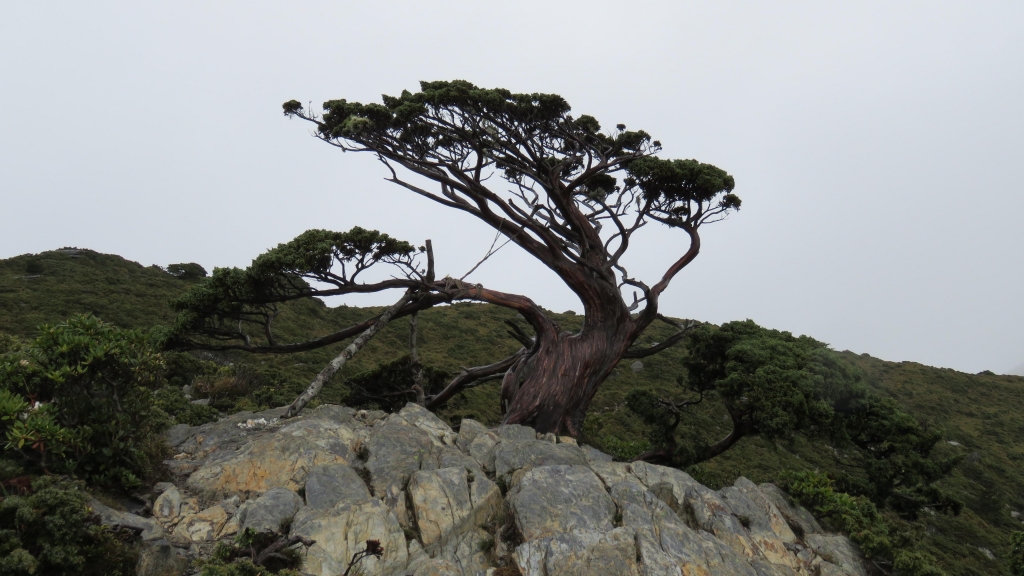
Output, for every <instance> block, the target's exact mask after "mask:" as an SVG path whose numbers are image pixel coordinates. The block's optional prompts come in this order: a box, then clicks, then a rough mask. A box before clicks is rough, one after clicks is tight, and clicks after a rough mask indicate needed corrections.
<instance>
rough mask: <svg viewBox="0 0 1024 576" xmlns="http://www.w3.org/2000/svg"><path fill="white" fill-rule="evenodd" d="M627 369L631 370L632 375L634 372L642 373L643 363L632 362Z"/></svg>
mask: <svg viewBox="0 0 1024 576" xmlns="http://www.w3.org/2000/svg"><path fill="white" fill-rule="evenodd" d="M629 369H630V370H632V371H633V372H634V373H635V372H643V370H644V363H643V362H641V361H639V360H637V361H636V362H633V363H632V364H630V365H629Z"/></svg>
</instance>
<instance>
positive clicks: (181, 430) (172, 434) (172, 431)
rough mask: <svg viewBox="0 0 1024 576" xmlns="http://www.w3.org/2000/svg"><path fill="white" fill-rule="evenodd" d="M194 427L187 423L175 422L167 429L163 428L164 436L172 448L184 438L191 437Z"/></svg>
mask: <svg viewBox="0 0 1024 576" xmlns="http://www.w3.org/2000/svg"><path fill="white" fill-rule="evenodd" d="M193 433H194V429H193V428H192V426H189V425H188V424H175V425H174V426H171V427H170V428H168V429H167V430H164V438H165V439H166V440H167V443H168V444H170V446H171V447H172V448H176V447H178V446H179V445H180V444H182V443H183V442H184V441H185V440H188V439H189V438H190V437H192V434H193Z"/></svg>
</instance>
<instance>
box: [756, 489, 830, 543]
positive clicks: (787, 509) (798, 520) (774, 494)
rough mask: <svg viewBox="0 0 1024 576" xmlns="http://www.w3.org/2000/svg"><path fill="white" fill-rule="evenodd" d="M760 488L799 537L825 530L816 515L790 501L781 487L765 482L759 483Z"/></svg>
mask: <svg viewBox="0 0 1024 576" xmlns="http://www.w3.org/2000/svg"><path fill="white" fill-rule="evenodd" d="M757 488H758V490H760V492H761V494H762V495H764V497H765V499H766V500H768V501H769V502H771V503H772V505H774V506H775V508H776V509H777V510H778V511H779V513H780V514H782V517H783V518H785V519H786V522H787V523H788V524H789V526H790V528H791V529H792V530H793V532H794V534H795V535H796V536H797V537H803V536H804V535H805V534H816V533H819V532H823V530H822V529H821V525H820V524H818V521H817V520H815V519H814V516H813V515H812V514H811V513H810V512H808V511H807V509H806V508H804V507H803V506H794V505H791V504H790V503H789V498H787V497H786V493H785V492H783V491H782V489H781V488H779V487H778V486H776V485H774V484H769V483H767V482H766V483H764V484H760V485H758V487H757Z"/></svg>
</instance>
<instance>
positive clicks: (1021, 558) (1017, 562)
mask: <svg viewBox="0 0 1024 576" xmlns="http://www.w3.org/2000/svg"><path fill="white" fill-rule="evenodd" d="M1007 564H1008V565H1009V568H1010V574H1011V576H1024V532H1019V531H1014V532H1013V533H1012V534H1011V535H1010V556H1009V558H1007Z"/></svg>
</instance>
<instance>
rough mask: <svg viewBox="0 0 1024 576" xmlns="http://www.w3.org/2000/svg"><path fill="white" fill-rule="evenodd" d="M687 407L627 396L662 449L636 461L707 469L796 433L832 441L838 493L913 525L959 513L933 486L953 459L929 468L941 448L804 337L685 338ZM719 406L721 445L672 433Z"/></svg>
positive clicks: (761, 332)
mask: <svg viewBox="0 0 1024 576" xmlns="http://www.w3.org/2000/svg"><path fill="white" fill-rule="evenodd" d="M686 348H687V354H688V355H687V357H686V358H685V360H684V361H683V364H684V366H685V368H686V376H687V377H686V378H680V379H679V380H678V381H679V383H680V386H681V387H682V388H684V389H685V390H686V391H687V398H686V399H684V400H675V399H672V398H664V397H659V396H657V395H655V394H653V393H652V392H650V391H647V390H634V391H633V392H631V393H630V394H629V395H628V396H627V399H626V405H627V407H628V408H629V409H630V410H632V411H633V412H635V413H637V414H638V415H639V416H641V417H642V418H643V419H644V421H645V422H647V423H648V424H649V427H650V431H649V434H650V436H651V437H652V439H653V440H654V441H655V442H658V443H660V444H661V446H660V447H659V448H657V449H655V450H651V451H650V452H648V453H645V454H642V455H641V456H640V457H639V458H640V459H643V460H648V461H655V462H662V463H666V464H670V465H674V466H680V467H682V466H688V465H692V464H697V463H700V462H704V461H706V460H710V459H711V458H714V457H715V456H718V455H719V454H722V453H723V452H725V451H726V450H728V449H730V448H731V447H732V446H734V445H735V444H736V443H737V442H738V441H739V440H741V439H742V438H744V437H747V436H753V435H760V436H762V437H766V438H784V437H789V436H792V435H794V434H797V433H802V434H807V435H813V436H815V437H818V438H824V439H827V440H829V441H830V442H831V443H832V445H833V446H834V447H836V448H837V449H838V450H836V451H835V452H834V454H835V460H836V469H837V470H838V472H837V474H836V478H835V479H834V481H835V484H836V487H837V488H839V489H840V490H842V491H843V492H848V493H850V494H856V495H860V496H864V497H867V498H869V499H870V500H871V501H872V502H874V503H875V504H877V505H878V506H879V507H883V508H886V509H890V510H893V511H895V512H897V513H899V514H900V515H902V516H904V517H909V518H913V517H915V516H916V515H917V513H918V512H919V511H920V510H921V509H922V508H925V507H928V508H930V509H933V510H937V511H943V512H945V511H948V512H953V513H959V511H960V509H961V508H962V506H963V505H962V503H960V502H959V501H958V500H956V499H955V498H953V497H952V496H951V495H950V494H949V493H947V492H945V491H944V490H942V489H940V488H939V487H938V486H936V484H935V483H936V482H937V481H939V480H941V479H942V478H944V477H946V476H948V475H949V474H950V472H952V470H953V468H954V467H955V466H956V465H957V464H958V463H959V462H960V460H961V458H960V457H950V458H933V457H932V450H933V448H934V447H935V445H936V443H937V442H938V441H939V439H940V438H941V434H939V433H938V431H936V430H934V429H933V428H930V427H929V426H927V425H924V424H922V423H921V422H919V421H918V420H917V419H916V418H914V417H913V415H911V414H909V413H907V412H906V411H905V410H903V409H902V408H901V407H900V406H899V404H898V403H897V402H896V401H895V400H893V399H892V398H888V397H883V396H881V395H879V394H877V393H874V392H871V391H870V390H869V389H868V388H867V387H866V386H865V385H864V384H863V382H862V379H863V377H862V375H861V373H860V372H859V371H858V370H856V369H855V368H854V367H853V366H851V365H850V364H849V363H847V362H845V361H844V360H842V359H841V358H840V357H839V356H838V355H837V354H835V353H833V352H832V351H831V350H829V349H828V346H826V345H825V344H823V343H821V342H818V341H816V340H814V339H812V338H809V337H807V336H800V337H796V336H793V335H792V334H790V333H789V332H780V331H778V330H769V329H767V328H762V327H761V326H758V325H757V324H755V323H754V322H753V321H751V320H745V321H742V322H729V323H727V324H723V325H722V326H721V327H715V326H712V325H707V324H705V325H702V326H700V327H698V328H697V329H695V330H693V331H691V332H690V333H689V334H688V335H687V337H686ZM712 398H713V399H714V400H715V401H717V402H720V403H721V404H722V405H723V406H724V407H725V409H726V412H727V413H728V415H729V419H730V421H731V429H730V431H729V433H728V434H726V435H725V436H724V437H722V438H721V439H719V440H717V441H715V442H713V443H708V442H706V441H704V440H703V439H690V441H689V442H687V443H685V444H684V445H682V446H680V445H679V443H678V442H677V440H676V429H677V428H678V426H679V424H680V421H681V419H682V418H683V416H684V412H685V410H686V409H687V408H689V407H692V406H694V405H696V404H699V403H701V402H703V401H704V400H707V399H712Z"/></svg>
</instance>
